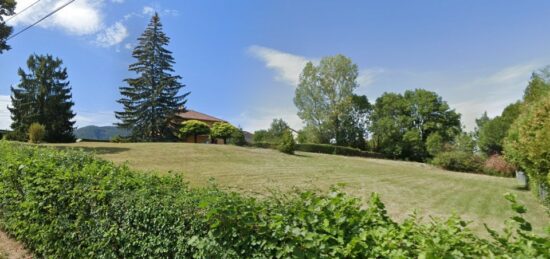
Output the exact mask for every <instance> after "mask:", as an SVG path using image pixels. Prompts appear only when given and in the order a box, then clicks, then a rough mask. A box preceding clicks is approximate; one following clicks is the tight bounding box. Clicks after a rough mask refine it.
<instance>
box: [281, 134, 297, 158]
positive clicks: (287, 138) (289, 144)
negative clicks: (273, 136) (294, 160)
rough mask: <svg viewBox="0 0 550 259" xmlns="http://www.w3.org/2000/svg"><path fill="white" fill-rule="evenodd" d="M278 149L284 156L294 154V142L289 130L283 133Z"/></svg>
mask: <svg viewBox="0 0 550 259" xmlns="http://www.w3.org/2000/svg"><path fill="white" fill-rule="evenodd" d="M278 149H279V151H281V152H283V153H285V154H294V150H295V149H296V142H295V141H294V136H292V132H290V130H286V131H285V132H284V133H283V136H282V137H281V142H280V143H279V146H278Z"/></svg>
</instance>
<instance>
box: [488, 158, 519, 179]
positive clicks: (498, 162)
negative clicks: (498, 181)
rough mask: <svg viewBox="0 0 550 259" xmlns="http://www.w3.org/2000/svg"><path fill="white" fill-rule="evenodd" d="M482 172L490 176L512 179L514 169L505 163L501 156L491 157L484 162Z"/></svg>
mask: <svg viewBox="0 0 550 259" xmlns="http://www.w3.org/2000/svg"><path fill="white" fill-rule="evenodd" d="M483 172H485V173H486V174H490V175H498V176H505V177H514V175H515V172H516V167H515V166H513V165H512V164H510V163H508V162H506V160H505V159H504V157H503V156H501V155H492V156H490V157H489V158H488V159H487V161H485V164H484V165H483Z"/></svg>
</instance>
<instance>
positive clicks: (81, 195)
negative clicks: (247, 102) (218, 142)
mask: <svg viewBox="0 0 550 259" xmlns="http://www.w3.org/2000/svg"><path fill="white" fill-rule="evenodd" d="M507 199H509V200H510V201H511V202H512V205H513V208H514V209H515V211H516V212H517V215H516V217H514V218H513V220H514V221H511V222H512V223H513V224H509V228H508V231H510V232H509V233H514V234H511V235H499V234H497V233H496V232H490V234H491V235H492V236H493V238H492V239H482V238H479V237H477V236H476V235H474V234H473V233H472V232H471V231H470V230H469V229H468V228H467V226H466V223H465V222H463V221H462V220H460V219H458V218H456V217H452V218H450V219H448V220H445V221H432V222H430V223H428V224H422V223H419V220H417V219H416V218H414V217H411V218H408V219H406V220H405V221H404V222H403V223H398V222H396V221H393V220H392V219H391V218H389V217H388V215H387V213H386V211H385V208H384V205H383V204H382V203H381V202H380V199H379V198H378V196H377V195H373V196H372V197H371V200H370V203H369V206H368V207H366V208H364V207H363V206H362V203H361V202H360V201H359V200H358V199H356V198H353V197H350V196H347V195H345V194H344V193H342V192H339V191H337V190H332V191H331V192H330V193H328V194H318V193H315V192H309V191H305V192H297V193H294V194H285V195H274V196H272V197H268V198H263V199H261V200H259V199H255V198H252V197H246V196H242V195H240V194H237V193H228V192H224V191H221V190H219V189H217V188H215V187H209V188H204V189H192V188H189V187H188V185H187V184H185V183H184V182H183V181H182V179H180V178H178V177H173V176H164V177H160V176H152V175H145V174H141V173H135V172H132V171H131V170H130V169H128V168H127V167H125V166H117V165H114V164H113V163H111V162H107V161H104V160H100V159H96V158H94V157H93V156H91V155H88V154H85V153H83V152H78V151H58V150H54V149H49V148H39V147H29V146H27V145H24V144H10V143H7V142H0V201H1V204H0V205H1V206H0V224H1V227H2V228H3V229H4V230H5V231H6V232H8V233H9V234H11V235H12V236H13V237H15V238H16V239H18V240H20V241H22V242H23V243H24V244H25V245H26V246H27V247H28V248H29V249H31V250H32V251H33V252H34V253H35V255H36V256H37V257H52V258H142V257H148V258H274V257H279V258H281V257H283V258H289V257H295V258H322V257H324V258H334V257H340V258H354V257H361V258H367V257H368V258H387V257H398V258H408V257H422V258H443V257H446V258H451V257H474V258H477V257H494V256H496V257H498V256H502V255H507V256H509V257H511V258H535V257H540V258H548V257H549V256H550V254H549V251H550V244H549V240H550V239H548V237H540V236H539V237H537V236H535V235H533V234H532V233H531V232H530V231H529V230H530V225H529V224H528V223H527V222H525V220H524V219H523V217H522V213H524V212H525V209H524V208H523V207H522V206H521V205H519V204H517V203H516V202H515V199H514V196H510V195H509V196H507Z"/></svg>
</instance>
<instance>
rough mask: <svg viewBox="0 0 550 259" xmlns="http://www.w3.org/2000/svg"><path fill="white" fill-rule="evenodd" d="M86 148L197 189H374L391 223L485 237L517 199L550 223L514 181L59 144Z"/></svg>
mask: <svg viewBox="0 0 550 259" xmlns="http://www.w3.org/2000/svg"><path fill="white" fill-rule="evenodd" d="M55 146H58V147H73V148H83V149H85V150H87V151H92V152H95V153H97V154H98V155H99V156H100V157H102V158H105V159H109V160H112V161H114V162H116V163H128V165H129V166H130V167H132V168H135V169H138V170H142V171H147V172H150V173H159V174H167V173H169V172H171V173H175V174H183V175H184V177H185V179H187V180H188V181H189V182H190V183H191V184H192V185H195V186H201V185H205V184H208V182H209V179H211V178H214V179H215V182H216V183H217V184H218V185H220V186H222V187H223V188H227V189H231V190H235V191H239V192H244V193H248V194H253V195H264V194H266V193H269V192H270V190H271V189H278V190H282V191H287V190H290V189H291V188H293V187H300V188H317V189H321V190H326V189H328V188H329V187H330V186H332V185H336V184H340V183H343V184H345V185H344V187H343V189H344V190H345V191H346V192H349V193H350V194H352V195H354V196H356V197H358V198H360V199H362V200H363V201H365V202H366V201H367V200H368V197H369V195H370V194H371V193H372V192H377V193H379V194H380V195H381V197H382V200H383V201H384V202H385V204H386V206H387V210H388V212H389V213H390V215H392V216H393V218H394V219H398V220H399V219H403V218H405V217H406V216H407V215H409V214H410V213H412V212H413V211H415V210H416V211H417V213H418V215H420V216H423V217H424V218H425V219H428V216H436V217H442V216H444V217H446V216H449V215H451V214H452V213H456V214H457V215H459V216H461V217H463V218H464V219H467V220H472V221H474V223H472V225H471V226H472V228H474V229H475V230H476V231H478V232H479V233H482V234H484V233H485V230H484V227H483V223H487V224H488V225H489V226H491V227H498V228H499V229H500V227H502V226H503V222H504V220H505V219H507V218H509V217H510V216H511V215H512V213H511V211H510V209H509V204H508V202H507V201H506V200H505V199H504V198H503V195H504V194H505V193H506V192H511V193H515V194H517V195H518V198H519V201H520V202H521V203H523V204H525V205H526V206H527V208H528V210H529V211H528V214H527V219H528V220H530V221H531V222H532V223H533V225H534V227H535V228H536V231H537V232H542V231H543V227H544V226H546V225H548V224H549V223H550V217H549V216H548V214H547V213H546V210H545V208H544V207H543V206H542V205H540V204H539V203H538V202H537V200H536V199H535V198H534V197H533V195H532V194H531V193H529V191H525V190H521V189H520V188H518V185H517V182H516V180H515V179H511V178H501V177H493V176H486V175H476V174H467V173H457V172H450V171H445V170H441V169H438V168H435V167H432V166H430V165H426V164H421V163H413V162H403V161H391V160H382V159H367V158H357V157H344V156H336V155H325V154H315V153H302V152H298V153H297V154H296V155H285V154H282V153H279V152H277V151H274V150H269V149H258V148H245V147H236V146H231V145H205V144H187V143H124V144H117V143H77V144H63V145H55Z"/></svg>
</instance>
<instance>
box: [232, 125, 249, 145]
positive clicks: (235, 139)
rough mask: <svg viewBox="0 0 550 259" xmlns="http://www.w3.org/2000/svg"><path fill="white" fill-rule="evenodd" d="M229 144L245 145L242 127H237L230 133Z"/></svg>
mask: <svg viewBox="0 0 550 259" xmlns="http://www.w3.org/2000/svg"><path fill="white" fill-rule="evenodd" d="M230 142H231V144H233V145H236V146H244V145H246V139H245V137H244V132H243V130H242V129H237V130H235V131H234V132H233V134H231V141H230Z"/></svg>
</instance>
